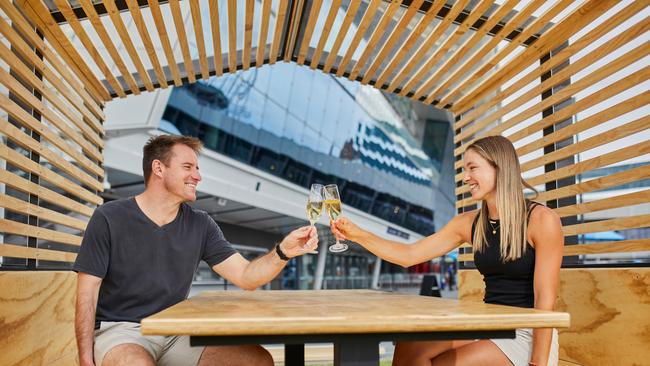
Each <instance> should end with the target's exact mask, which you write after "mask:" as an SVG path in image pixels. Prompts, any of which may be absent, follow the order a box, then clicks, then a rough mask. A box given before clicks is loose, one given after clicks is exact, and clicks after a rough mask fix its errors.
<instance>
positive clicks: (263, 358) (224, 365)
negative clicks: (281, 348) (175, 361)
mask: <svg viewBox="0 0 650 366" xmlns="http://www.w3.org/2000/svg"><path fill="white" fill-rule="evenodd" d="M199 366H273V357H271V354H270V353H269V352H268V351H267V350H265V349H264V348H263V347H262V346H259V345H245V346H212V347H205V350H204V351H203V354H202V355H201V359H200V361H199Z"/></svg>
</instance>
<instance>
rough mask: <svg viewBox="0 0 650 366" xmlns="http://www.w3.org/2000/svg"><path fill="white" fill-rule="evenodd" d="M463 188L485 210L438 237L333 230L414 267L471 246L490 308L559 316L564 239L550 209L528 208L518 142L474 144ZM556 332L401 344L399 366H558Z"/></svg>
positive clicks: (346, 227)
mask: <svg viewBox="0 0 650 366" xmlns="http://www.w3.org/2000/svg"><path fill="white" fill-rule="evenodd" d="M463 160H464V170H465V176H464V178H463V182H464V183H465V184H467V185H468V186H469V188H470V193H471V195H472V198H473V199H475V200H478V201H481V208H480V209H478V210H475V211H471V212H465V213H462V214H460V215H458V216H456V217H454V218H453V219H452V220H451V221H450V222H449V223H448V224H447V225H446V226H445V227H444V228H442V230H440V231H439V232H437V233H435V234H433V235H431V236H429V237H426V238H424V239H421V240H419V241H418V242H416V243H414V244H411V245H406V244H401V243H397V242H394V241H390V240H386V239H382V238H379V237H377V236H375V235H373V234H371V233H369V232H367V231H365V230H363V229H361V228H359V227H358V226H356V225H355V224H354V223H352V222H351V221H350V220H349V219H347V218H344V217H341V218H339V219H338V220H336V221H335V222H334V223H333V225H332V232H333V233H334V234H335V235H337V236H338V237H339V238H344V239H349V240H352V241H354V242H357V243H359V244H361V245H363V246H364V247H365V248H366V249H368V250H369V251H371V252H372V253H374V254H375V255H377V256H379V257H381V258H383V259H384V260H387V261H389V262H393V263H396V264H399V265H401V266H403V267H410V266H412V265H414V264H417V263H421V262H424V261H428V260H430V259H432V258H435V257H438V256H441V255H443V254H445V253H447V252H449V251H450V250H453V249H454V248H456V247H458V246H459V245H460V244H461V243H464V242H470V243H472V247H473V251H474V262H475V264H476V267H477V269H478V270H479V272H481V274H482V275H483V276H484V279H485V283H486V293H485V298H484V301H485V302H487V303H493V304H502V305H510V306H519V307H527V308H532V307H534V308H536V309H542V310H553V307H554V304H555V298H556V296H557V288H558V282H559V276H560V265H561V262H562V248H563V246H564V235H563V234H562V224H561V222H560V218H559V216H558V215H557V214H555V212H553V211H552V210H551V209H549V208H547V207H545V206H542V205H540V204H537V203H535V202H531V201H527V200H526V199H525V198H524V195H523V189H524V187H528V188H531V189H532V187H530V186H529V185H528V184H527V183H525V182H524V181H523V179H522V178H521V168H520V166H519V159H518V157H517V153H516V151H515V148H514V146H513V145H512V143H511V142H510V141H509V140H508V139H506V138H505V137H501V136H490V137H485V138H482V139H479V140H477V141H476V142H474V143H473V144H471V145H470V146H469V147H468V148H467V150H466V152H465V154H464V156H463ZM557 349H558V343H557V331H556V330H555V329H535V330H531V329H519V330H517V334H516V338H515V339H505V340H504V339H489V340H457V341H434V342H399V343H398V344H397V347H396V349H395V355H394V359H393V365H398V366H400V365H409V366H417V365H483V366H484V365H511V364H512V365H516V366H519V365H524V366H525V365H557V362H558V361H557V358H558V354H557V352H558V351H557Z"/></svg>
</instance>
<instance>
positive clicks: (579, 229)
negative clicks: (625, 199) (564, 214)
mask: <svg viewBox="0 0 650 366" xmlns="http://www.w3.org/2000/svg"><path fill="white" fill-rule="evenodd" d="M641 227H650V215H637V216H627V217H618V218H615V219H609V220H600V221H594V222H587V223H583V224H576V225H568V226H564V227H563V228H562V231H563V232H564V235H566V236H570V235H578V234H587V233H597V232H601V231H610V230H627V229H637V228H641Z"/></svg>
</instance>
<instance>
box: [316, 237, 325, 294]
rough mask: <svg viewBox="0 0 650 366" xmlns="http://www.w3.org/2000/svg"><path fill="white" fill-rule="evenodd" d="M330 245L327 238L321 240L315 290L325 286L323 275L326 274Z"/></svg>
mask: <svg viewBox="0 0 650 366" xmlns="http://www.w3.org/2000/svg"><path fill="white" fill-rule="evenodd" d="M319 236H320V235H319ZM325 238H327V236H325ZM328 246H329V245H328V243H327V240H320V246H319V248H318V262H317V263H316V273H315V274H314V290H320V289H321V288H323V275H324V274H325V262H326V260H327V252H328V250H327V247H328Z"/></svg>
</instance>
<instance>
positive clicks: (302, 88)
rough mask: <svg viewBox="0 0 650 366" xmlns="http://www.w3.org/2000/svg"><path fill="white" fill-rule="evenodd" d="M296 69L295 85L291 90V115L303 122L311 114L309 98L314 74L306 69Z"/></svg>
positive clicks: (292, 85) (293, 84)
mask: <svg viewBox="0 0 650 366" xmlns="http://www.w3.org/2000/svg"><path fill="white" fill-rule="evenodd" d="M295 69H296V72H295V74H294V78H293V83H292V84H291V89H290V90H289V92H290V93H291V99H290V103H291V104H290V106H291V113H293V114H295V115H296V116H297V117H298V118H299V119H301V120H306V119H307V113H308V112H309V98H310V94H311V84H312V80H313V78H314V72H313V71H312V70H310V69H308V68H306V67H295Z"/></svg>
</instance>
